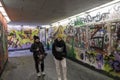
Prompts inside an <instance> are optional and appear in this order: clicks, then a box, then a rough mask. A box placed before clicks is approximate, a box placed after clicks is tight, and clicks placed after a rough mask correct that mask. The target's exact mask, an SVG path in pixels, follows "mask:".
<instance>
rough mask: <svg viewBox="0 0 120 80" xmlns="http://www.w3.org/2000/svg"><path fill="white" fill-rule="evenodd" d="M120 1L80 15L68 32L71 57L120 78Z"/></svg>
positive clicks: (67, 42)
mask: <svg viewBox="0 0 120 80" xmlns="http://www.w3.org/2000/svg"><path fill="white" fill-rule="evenodd" d="M119 4H120V3H116V4H114V5H112V6H110V7H108V8H104V9H103V10H102V9H100V10H97V11H93V12H90V13H87V14H85V15H84V16H82V17H81V16H77V17H76V19H75V20H74V25H70V23H68V26H66V29H65V30H64V34H65V35H66V44H67V49H68V56H69V57H72V58H74V59H77V60H79V61H82V62H83V63H87V64H89V65H91V66H94V67H95V68H96V69H100V70H104V71H106V72H108V73H110V74H112V75H113V76H119V77H120V21H119V20H116V19H120V16H119V15H118V14H119V12H120V6H119Z"/></svg>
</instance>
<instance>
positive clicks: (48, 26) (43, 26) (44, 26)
mask: <svg viewBox="0 0 120 80" xmlns="http://www.w3.org/2000/svg"><path fill="white" fill-rule="evenodd" d="M42 28H50V25H42Z"/></svg>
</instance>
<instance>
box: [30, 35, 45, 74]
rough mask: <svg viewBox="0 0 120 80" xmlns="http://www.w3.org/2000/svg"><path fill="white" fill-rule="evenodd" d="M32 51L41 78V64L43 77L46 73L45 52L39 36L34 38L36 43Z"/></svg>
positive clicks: (32, 46)
mask: <svg viewBox="0 0 120 80" xmlns="http://www.w3.org/2000/svg"><path fill="white" fill-rule="evenodd" d="M30 51H31V52H33V57H34V61H35V68H36V72H37V76H41V73H40V71H39V63H40V64H41V72H42V74H43V75H45V73H44V54H45V50H44V46H43V44H42V43H41V42H40V40H39V37H38V36H34V43H33V44H32V45H31V48H30Z"/></svg>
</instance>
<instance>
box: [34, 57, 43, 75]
mask: <svg viewBox="0 0 120 80" xmlns="http://www.w3.org/2000/svg"><path fill="white" fill-rule="evenodd" d="M33 57H34V61H35V69H36V72H37V73H39V72H40V70H39V65H41V72H43V71H44V60H42V61H41V64H40V63H39V58H38V56H37V55H33Z"/></svg>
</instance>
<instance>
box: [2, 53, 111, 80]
mask: <svg viewBox="0 0 120 80" xmlns="http://www.w3.org/2000/svg"><path fill="white" fill-rule="evenodd" d="M11 53H12V52H11ZM14 53H16V54H19V51H17V52H14ZM25 53H27V55H26V56H25V55H24V56H17V55H16V56H10V55H9V56H10V58H9V62H8V64H7V67H6V69H5V71H4V72H3V75H2V76H1V79H2V80H57V75H56V70H55V64H54V60H53V56H52V55H51V54H48V56H47V58H46V60H45V72H46V76H43V77H41V78H37V76H36V73H35V68H34V62H33V57H32V55H31V53H30V52H29V51H27V52H25ZM28 53H30V54H29V55H28ZM22 54H23V53H22ZM67 68H68V80H113V79H111V78H109V77H107V76H104V75H102V74H100V73H97V72H95V71H92V70H90V69H88V68H86V67H84V66H82V65H80V64H77V63H75V62H73V61H71V60H67ZM43 78H44V79H43Z"/></svg>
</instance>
